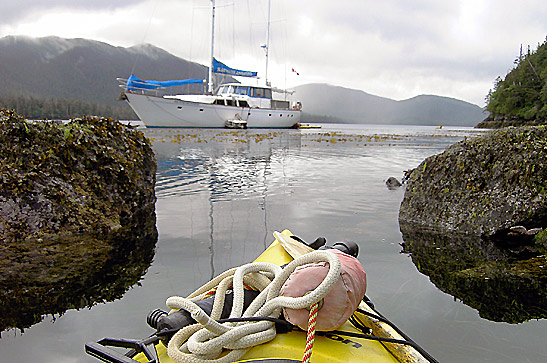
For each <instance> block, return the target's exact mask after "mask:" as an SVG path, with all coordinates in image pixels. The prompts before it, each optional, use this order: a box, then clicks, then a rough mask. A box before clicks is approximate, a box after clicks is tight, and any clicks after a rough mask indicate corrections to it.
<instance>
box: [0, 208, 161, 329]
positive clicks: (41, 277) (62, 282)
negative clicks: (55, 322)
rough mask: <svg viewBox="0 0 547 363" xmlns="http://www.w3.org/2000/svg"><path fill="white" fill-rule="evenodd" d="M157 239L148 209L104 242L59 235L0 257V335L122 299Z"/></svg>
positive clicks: (138, 276)
mask: <svg viewBox="0 0 547 363" xmlns="http://www.w3.org/2000/svg"><path fill="white" fill-rule="evenodd" d="M152 207H153V205H152ZM157 237H158V235H157V231H156V226H155V213H154V210H147V211H144V212H143V213H139V216H138V221H136V222H135V223H134V224H132V226H124V227H122V228H120V229H118V230H117V231H116V232H114V233H112V234H111V235H109V236H107V237H106V242H105V240H104V238H105V237H104V236H103V237H102V238H97V236H96V235H91V234H85V235H78V236H73V235H70V236H61V237H60V238H58V239H56V240H55V241H42V240H40V241H35V243H34V244H35V246H33V245H32V242H26V243H25V248H26V250H25V251H23V250H22V251H18V252H16V253H13V252H11V253H7V254H3V255H2V262H1V264H0V287H1V289H0V302H1V304H0V331H3V330H5V329H8V328H18V329H20V330H24V329H25V328H28V327H30V326H32V325H34V324H36V323H39V322H40V321H41V320H42V319H43V317H44V315H47V314H51V315H55V314H63V313H64V312H65V311H67V310H69V309H81V308H84V307H91V306H93V305H95V304H97V303H101V302H105V301H113V300H115V299H118V298H120V297H121V296H122V295H123V294H124V293H125V292H126V291H127V290H128V289H129V288H130V287H131V286H133V285H135V284H137V283H138V282H139V280H140V279H141V278H142V277H143V276H144V274H145V272H146V271H147V269H148V267H150V265H151V263H152V259H153V257H154V247H155V244H156V241H157ZM112 246H116V247H115V248H113V247H112Z"/></svg>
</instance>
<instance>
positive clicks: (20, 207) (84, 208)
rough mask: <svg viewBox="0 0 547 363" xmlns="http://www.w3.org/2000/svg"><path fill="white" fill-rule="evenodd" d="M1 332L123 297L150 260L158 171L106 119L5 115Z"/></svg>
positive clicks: (135, 142)
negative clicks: (38, 118)
mask: <svg viewBox="0 0 547 363" xmlns="http://www.w3.org/2000/svg"><path fill="white" fill-rule="evenodd" d="M0 161H1V164H0V236H1V242H0V330H3V329H5V328H8V327H18V328H24V327H27V326H30V325H32V324H33V323H36V322H38V321H40V320H41V317H42V315H43V314H47V313H52V314H53V313H62V312H63V311H65V310H67V309H70V308H81V307H84V306H90V305H92V304H94V303H96V302H97V301H103V300H113V299H115V298H118V297H120V296H121V295H122V294H123V293H124V292H125V291H126V290H127V289H128V288H129V287H130V286H131V285H134V284H135V283H137V282H138V281H139V279H140V278H141V276H142V275H143V274H144V272H145V271H146V269H147V268H148V266H149V265H150V263H151V261H152V257H153V251H154V245H155V242H156V241H157V231H156V227H155V221H156V219H155V201H156V198H155V193H154V185H155V173H156V163H155V158H154V154H153V151H152V149H151V147H150V144H149V142H148V140H147V139H146V138H145V137H144V135H143V134H142V133H141V132H139V131H138V130H136V129H134V128H131V127H129V126H126V125H123V124H121V123H119V122H118V121H114V120H112V119H108V118H99V117H84V118H81V119H75V120H72V121H70V122H68V123H59V122H50V121H34V122H31V121H27V120H25V119H24V118H23V117H21V116H19V115H17V114H16V113H14V112H13V111H8V110H3V109H0Z"/></svg>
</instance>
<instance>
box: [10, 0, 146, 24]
mask: <svg viewBox="0 0 547 363" xmlns="http://www.w3.org/2000/svg"><path fill="white" fill-rule="evenodd" d="M145 1H146V0H131V1H127V0H126V1H121V0H47V1H44V0H16V1H12V0H2V3H3V4H1V9H2V23H3V24H4V25H7V24H13V23H17V22H19V21H20V20H21V19H24V18H27V17H30V16H34V15H35V14H37V13H40V12H42V11H45V10H51V9H55V8H59V9H74V10H104V9H117V8H123V7H129V6H134V5H136V4H138V3H142V2H145Z"/></svg>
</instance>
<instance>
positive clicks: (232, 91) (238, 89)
mask: <svg viewBox="0 0 547 363" xmlns="http://www.w3.org/2000/svg"><path fill="white" fill-rule="evenodd" d="M217 95H219V96H228V95H230V96H231V95H242V96H249V97H253V98H267V99H270V100H271V99H272V89H271V88H266V87H257V86H245V85H241V84H237V83H231V84H224V85H222V86H220V87H219V88H218V91H217Z"/></svg>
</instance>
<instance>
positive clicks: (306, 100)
mask: <svg viewBox="0 0 547 363" xmlns="http://www.w3.org/2000/svg"><path fill="white" fill-rule="evenodd" d="M131 72H132V73H134V74H135V75H136V76H137V77H139V78H141V79H157V80H166V79H184V78H203V79H207V74H208V69H207V67H206V66H204V65H201V64H198V63H194V62H190V61H187V60H184V59H182V58H178V57H176V56H174V55H172V54H170V53H168V52H166V51H165V50H163V49H160V48H157V47H155V46H153V45H150V44H145V45H138V46H134V47H130V48H123V47H114V46H112V45H109V44H106V43H103V42H98V41H95V40H87V39H64V38H59V37H45V38H30V37H25V36H7V37H4V38H0V96H7V95H24V96H32V97H37V98H50V99H51V98H54V99H55V98H62V99H69V100H79V101H83V102H96V103H99V104H104V105H110V106H115V107H127V108H128V109H129V106H127V105H125V103H122V102H117V101H116V100H117V98H118V95H119V93H120V88H119V87H118V83H117V82H116V77H127V76H129V74H130V73H131ZM294 99H297V100H300V101H301V102H302V103H303V109H304V115H303V116H304V117H303V118H304V121H307V122H345V123H375V124H421V125H461V126H474V125H476V124H477V123H478V122H480V121H482V120H483V119H484V118H485V117H486V116H487V115H485V114H483V113H482V109H481V108H480V107H478V106H476V105H472V104H470V103H467V102H463V101H459V100H456V99H451V98H446V97H439V96H417V97H414V98H411V99H408V100H404V101H395V100H392V99H389V98H384V97H378V96H374V95H371V94H368V93H365V92H363V91H358V90H353V89H347V88H343V87H336V86H330V85H326V84H307V85H303V86H299V87H296V94H295V97H294Z"/></svg>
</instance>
